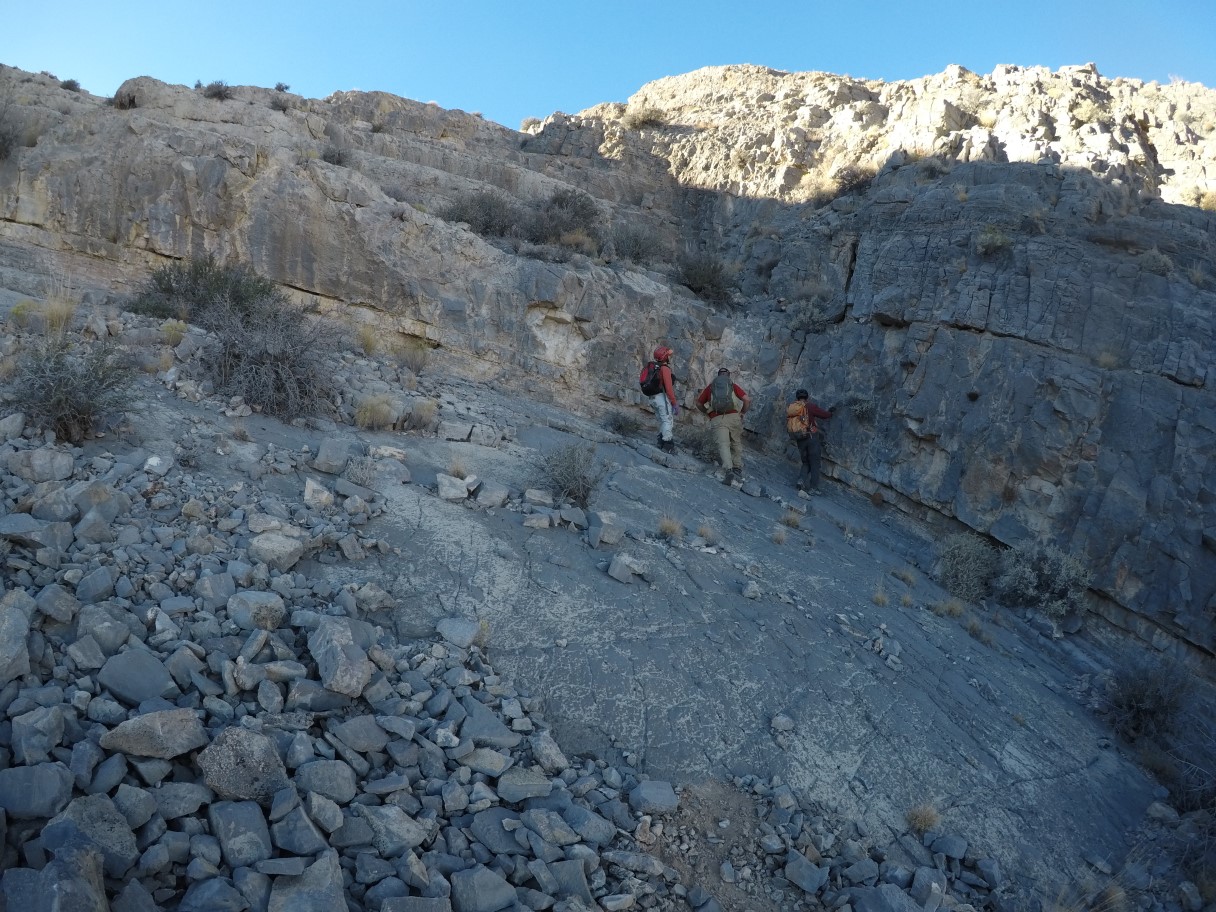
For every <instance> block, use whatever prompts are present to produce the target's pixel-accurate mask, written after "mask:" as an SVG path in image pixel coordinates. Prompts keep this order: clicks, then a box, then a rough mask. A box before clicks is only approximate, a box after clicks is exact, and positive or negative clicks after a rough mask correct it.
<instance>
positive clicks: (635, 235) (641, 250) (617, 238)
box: [612, 222, 671, 265]
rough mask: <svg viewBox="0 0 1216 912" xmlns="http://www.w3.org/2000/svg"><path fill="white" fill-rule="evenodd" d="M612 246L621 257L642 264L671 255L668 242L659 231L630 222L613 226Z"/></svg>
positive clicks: (659, 260) (661, 259)
mask: <svg viewBox="0 0 1216 912" xmlns="http://www.w3.org/2000/svg"><path fill="white" fill-rule="evenodd" d="M612 246H613V248H614V249H615V250H616V255H617V256H618V257H619V258H620V259H622V260H629V261H630V262H633V263H638V264H642V265H646V264H649V263H655V262H661V261H663V260H667V259H670V257H671V252H670V251H669V250H668V249H667V242H666V241H665V240H664V239H663V238H662V236H661V235H660V234H659V233H658V232H657V231H653V230H652V229H650V228H647V227H646V226H645V225H633V224H630V223H629V222H619V223H618V224H616V225H614V226H613V228H612Z"/></svg>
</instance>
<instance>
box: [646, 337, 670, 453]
mask: <svg viewBox="0 0 1216 912" xmlns="http://www.w3.org/2000/svg"><path fill="white" fill-rule="evenodd" d="M674 354H675V352H674V351H672V350H671V349H670V348H668V347H667V346H666V345H660V346H659V347H658V348H656V349H655V350H654V356H653V358H652V359H651V360H650V361H648V362H647V363H646V366H645V367H644V368H642V376H641V377H640V379H639V382H640V383H641V387H642V392H643V393H644V394H645V395H647V396H649V397H650V401H651V402H652V403H654V413H655V415H656V416H658V419H659V449H660V450H662V451H663V452H665V453H674V452H675V451H676V443H675V440H673V439H672V422H673V421H674V420H675V417H676V415H678V414H680V404H679V403H678V402H677V401H676V393H675V389H674V388H673V386H672V379H671V356H672V355H674Z"/></svg>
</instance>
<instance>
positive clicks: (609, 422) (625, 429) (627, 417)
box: [604, 412, 642, 437]
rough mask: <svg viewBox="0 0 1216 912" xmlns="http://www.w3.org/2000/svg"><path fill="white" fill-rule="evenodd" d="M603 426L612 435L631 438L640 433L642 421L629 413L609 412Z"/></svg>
mask: <svg viewBox="0 0 1216 912" xmlns="http://www.w3.org/2000/svg"><path fill="white" fill-rule="evenodd" d="M604 426H605V427H606V428H608V430H610V431H612V433H614V434H619V435H620V436H622V437H633V436H634V435H636V434H639V433H641V430H642V421H641V419H640V418H638V416H637V415H634V414H633V413H631V412H610V413H609V415H608V417H607V419H605V421H604Z"/></svg>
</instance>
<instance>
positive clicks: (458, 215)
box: [439, 190, 526, 237]
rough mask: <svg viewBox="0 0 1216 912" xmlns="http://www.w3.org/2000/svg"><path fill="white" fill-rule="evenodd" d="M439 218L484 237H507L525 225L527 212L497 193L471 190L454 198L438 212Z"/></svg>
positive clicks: (511, 200) (513, 201)
mask: <svg viewBox="0 0 1216 912" xmlns="http://www.w3.org/2000/svg"><path fill="white" fill-rule="evenodd" d="M439 217H440V218H442V219H444V220H445V221H448V222H464V223H465V224H467V225H468V226H469V229H470V230H471V231H473V232H474V233H476V234H480V235H482V236H483V237H506V236H507V235H509V234H513V233H516V232H517V231H518V230H519V226H520V225H521V224H522V223H523V222H524V221H526V212H525V210H524V209H523V207H522V206H520V204H519V203H517V202H516V201H515V200H513V199H510V198H509V197H507V196H506V195H504V194H502V193H499V192H498V191H497V190H474V191H471V192H469V193H462V194H460V195H459V196H457V197H456V198H455V199H454V200H452V202H451V203H449V204H448V205H447V206H445V207H443V208H442V209H441V210H440V211H439Z"/></svg>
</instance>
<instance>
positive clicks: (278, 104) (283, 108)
mask: <svg viewBox="0 0 1216 912" xmlns="http://www.w3.org/2000/svg"><path fill="white" fill-rule="evenodd" d="M270 107H271V108H273V109H274V110H276V111H280V112H282V113H284V114H286V113H287V112H288V111H290V110H291V99H290V98H288V97H286V96H285V95H273V96H271V98H270Z"/></svg>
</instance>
